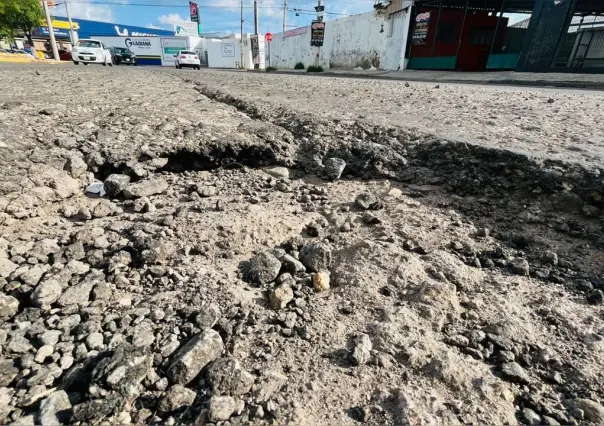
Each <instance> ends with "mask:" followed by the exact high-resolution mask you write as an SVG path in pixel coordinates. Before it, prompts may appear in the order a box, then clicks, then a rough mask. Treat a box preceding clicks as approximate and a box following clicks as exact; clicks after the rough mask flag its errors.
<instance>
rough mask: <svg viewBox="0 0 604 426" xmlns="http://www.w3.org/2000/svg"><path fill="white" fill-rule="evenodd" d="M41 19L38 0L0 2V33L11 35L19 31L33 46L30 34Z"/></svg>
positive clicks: (3, 0)
mask: <svg viewBox="0 0 604 426" xmlns="http://www.w3.org/2000/svg"><path fill="white" fill-rule="evenodd" d="M43 19H44V11H43V10H42V5H41V3H40V0H0V33H3V34H9V35H12V34H14V32H15V31H17V30H21V31H23V33H24V34H25V37H27V41H28V43H29V44H30V45H33V44H34V42H33V39H32V36H31V35H32V32H33V30H34V29H35V28H37V27H39V26H40V22H42V20H43Z"/></svg>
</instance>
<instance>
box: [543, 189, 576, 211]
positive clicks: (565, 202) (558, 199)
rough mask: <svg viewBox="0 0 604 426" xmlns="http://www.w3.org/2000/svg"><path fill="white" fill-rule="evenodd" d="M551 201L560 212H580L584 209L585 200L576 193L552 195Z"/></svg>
mask: <svg viewBox="0 0 604 426" xmlns="http://www.w3.org/2000/svg"><path fill="white" fill-rule="evenodd" d="M550 201H551V203H552V207H553V208H554V210H556V211H558V212H566V213H569V212H579V211H580V210H581V208H582V207H583V200H582V199H581V197H580V196H578V195H577V194H575V193H574V192H559V193H557V194H554V195H552V196H551V197H550Z"/></svg>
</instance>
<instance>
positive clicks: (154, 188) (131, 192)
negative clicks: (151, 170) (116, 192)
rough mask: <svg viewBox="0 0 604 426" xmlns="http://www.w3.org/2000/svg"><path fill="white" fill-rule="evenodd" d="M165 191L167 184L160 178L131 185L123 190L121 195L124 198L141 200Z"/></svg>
mask: <svg viewBox="0 0 604 426" xmlns="http://www.w3.org/2000/svg"><path fill="white" fill-rule="evenodd" d="M166 189H168V182H166V181H165V180H164V179H162V178H155V179H149V180H144V181H141V182H137V183H131V184H129V185H127V186H126V188H124V190H123V193H124V196H125V197H126V198H142V197H150V196H151V195H155V194H161V193H162V192H164V191H165V190H166Z"/></svg>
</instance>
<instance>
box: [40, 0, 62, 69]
mask: <svg viewBox="0 0 604 426" xmlns="http://www.w3.org/2000/svg"><path fill="white" fill-rule="evenodd" d="M42 5H43V6H44V13H45V14H46V25H47V26H48V33H49V34H50V46H51V47H52V56H53V58H54V60H55V61H58V60H59V51H58V50H57V42H56V41H55V30H54V29H53V28H52V20H51V19H50V12H49V11H48V3H47V1H46V0H42Z"/></svg>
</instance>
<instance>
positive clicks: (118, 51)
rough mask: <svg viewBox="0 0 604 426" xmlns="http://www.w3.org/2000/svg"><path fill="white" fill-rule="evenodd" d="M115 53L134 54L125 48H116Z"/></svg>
mask: <svg viewBox="0 0 604 426" xmlns="http://www.w3.org/2000/svg"><path fill="white" fill-rule="evenodd" d="M115 51H116V52H117V53H132V52H130V51H129V50H128V49H126V48H123V47H116V48H115Z"/></svg>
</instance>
